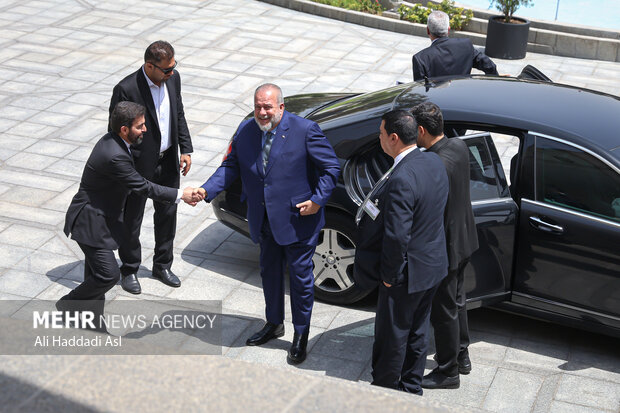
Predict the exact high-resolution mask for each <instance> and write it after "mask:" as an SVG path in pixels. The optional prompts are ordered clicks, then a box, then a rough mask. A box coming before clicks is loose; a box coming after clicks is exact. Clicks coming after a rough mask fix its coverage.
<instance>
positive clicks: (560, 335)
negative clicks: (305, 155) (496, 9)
mask: <svg viewBox="0 0 620 413" xmlns="http://www.w3.org/2000/svg"><path fill="white" fill-rule="evenodd" d="M0 27H2V28H1V29H0V47H1V48H2V59H0V69H1V70H0V79H1V80H2V88H0V133H1V135H0V299H18V298H39V299H57V298H59V297H60V296H62V295H63V294H65V293H66V292H67V291H69V289H70V288H73V287H74V286H75V285H76V284H77V282H78V281H79V280H81V276H82V271H83V264H82V261H81V260H82V259H83V256H82V254H81V252H80V251H79V249H78V248H77V245H76V244H75V243H74V242H73V241H70V240H68V239H66V238H65V236H64V234H62V231H61V229H62V224H63V220H64V214H65V211H66V208H67V206H68V204H69V202H70V199H71V197H72V196H73V194H74V193H75V192H76V189H77V187H78V182H79V178H80V175H81V172H82V169H83V166H84V162H85V160H86V158H87V156H88V154H89V153H90V150H91V148H92V146H93V144H94V143H95V142H96V141H97V140H98V139H99V138H100V137H101V136H102V134H103V133H104V132H105V131H106V124H107V106H108V102H109V98H110V95H111V90H112V87H113V85H114V84H115V83H116V82H117V81H118V80H120V79H121V78H122V77H124V76H125V75H127V74H129V73H130V72H132V71H134V70H136V68H138V67H139V65H140V63H141V60H142V56H143V52H144V49H145V47H146V46H147V45H148V44H149V43H150V42H151V41H154V40H157V39H160V38H163V39H166V40H168V41H170V42H171V43H172V44H173V45H174V46H175V49H176V52H177V58H178V61H179V62H180V63H179V66H178V69H179V71H180V73H181V75H182V78H183V99H184V103H185V108H186V116H187V120H188V122H189V126H190V129H191V132H192V138H193V142H194V150H195V152H194V155H193V156H192V158H193V162H194V164H193V167H192V170H191V172H190V174H189V175H188V177H186V178H184V179H183V180H182V185H198V184H201V183H202V182H203V181H204V180H205V179H206V178H207V177H208V176H209V175H210V173H211V172H212V171H213V170H214V168H215V167H216V166H217V165H218V164H219V162H220V159H221V155H222V152H223V151H224V150H225V148H226V146H227V142H228V139H229V138H230V136H231V134H232V133H233V132H234V129H235V127H236V125H237V124H238V123H239V121H240V120H241V119H242V118H243V117H244V116H245V114H246V113H248V112H249V110H250V107H251V103H252V93H253V90H254V88H255V87H256V86H257V85H259V84H261V83H263V82H266V81H273V82H276V83H278V84H280V85H281V86H282V87H283V89H284V92H285V94H286V95H291V94H295V93H299V92H324V91H370V90H375V89H378V88H381V87H384V86H388V85H392V84H394V82H396V81H397V80H402V81H408V80H409V79H410V77H411V73H410V69H411V67H410V65H411V60H410V59H411V54H412V53H413V52H415V51H417V50H419V49H421V48H423V47H426V46H427V45H428V42H429V41H428V40H427V39H424V38H417V37H411V36H406V35H401V34H395V33H390V32H383V31H378V30H374V29H370V28H366V27H359V26H355V25H351V24H346V23H342V22H339V21H331V20H329V19H325V18H319V17H315V16H311V15H305V14H300V13H297V12H294V11H291V10H287V9H281V8H278V7H274V6H270V5H267V4H264V3H260V2H255V1H249V0H226V1H224V0H212V1H195V0H179V1H168V2H158V1H142V0H132V1H126V0H122V1H118V0H115V1H93V0H74V1H73V0H55V1H53V0H37V1H27V2H24V1H17V0H14V1H12V0H2V1H0ZM528 63H529V64H533V65H535V66H537V67H538V68H539V69H541V70H542V71H543V72H544V73H546V74H547V75H548V76H550V77H551V78H552V79H553V80H555V81H559V82H563V83H567V84H572V85H578V86H586V87H590V88H593V89H596V90H601V91H605V92H610V93H614V94H617V95H620V64H618V63H610V62H599V61H589V60H580V59H570V58H560V57H555V56H547V55H534V54H529V55H528V56H527V58H526V59H523V60H519V61H501V60H498V61H497V64H498V67H499V71H500V72H501V73H507V74H518V72H519V71H520V69H521V68H522V67H523V66H525V65H526V64H528ZM472 98H475V97H472ZM507 98H508V97H507ZM584 121H586V122H587V119H584ZM500 146H501V147H502V149H501V150H502V151H503V152H504V153H503V157H504V159H506V157H508V156H509V153H510V151H513V150H514V148H512V147H511V146H510V145H509V144H506V143H502V144H501V145H500ZM150 215H151V214H150V213H147V214H146V215H145V224H144V228H143V236H142V240H143V246H144V251H143V256H144V261H143V264H144V266H143V268H142V270H141V276H142V278H141V283H142V287H143V291H144V292H143V294H142V295H140V296H138V297H137V299H141V300H151V299H158V298H171V299H216V300H222V301H223V308H224V311H225V313H226V314H228V316H227V322H226V327H227V328H226V329H225V336H224V344H225V347H224V349H223V354H224V356H225V357H228V358H230V359H238V360H245V361H249V362H251V363H262V364H268V365H269V366H272V367H276V370H275V371H277V372H279V373H278V374H281V373H282V371H287V370H294V371H295V372H296V373H301V374H302V377H304V375H306V374H308V375H312V376H314V375H319V376H320V375H325V376H330V377H335V378H341V379H344V380H345V381H347V382H348V383H350V384H351V383H352V384H354V385H355V386H358V388H359V392H363V391H365V390H361V389H367V388H368V386H366V384H365V383H367V382H368V381H369V380H370V370H369V363H370V349H371V346H372V331H373V297H369V298H368V299H366V300H365V301H364V302H362V303H360V304H359V305H356V306H353V307H349V308H344V307H335V306H331V305H326V304H323V303H316V306H315V311H314V315H313V322H312V329H311V339H310V354H309V357H308V360H307V361H306V362H305V363H304V364H302V365H301V367H299V368H297V367H292V366H289V365H287V364H286V361H285V355H286V349H287V348H288V343H289V341H290V339H291V335H292V328H291V325H290V324H287V328H288V330H287V335H285V337H284V339H282V340H276V341H274V342H272V343H269V344H268V345H266V346H265V347H261V348H249V347H245V346H244V345H243V343H244V341H245V339H246V338H247V336H248V335H249V334H250V333H251V332H253V331H254V330H255V329H256V328H258V327H259V326H260V325H261V323H262V316H263V298H262V293H261V290H260V279H259V275H258V262H257V257H258V248H257V247H256V246H254V245H252V244H251V242H250V241H249V240H247V239H245V238H244V237H242V236H239V235H237V234H234V233H232V231H231V230H229V229H227V228H226V227H224V226H223V225H221V224H219V223H218V222H217V221H216V220H215V219H214V218H213V214H212V211H211V209H210V207H209V206H207V205H200V206H198V207H196V208H190V207H187V206H186V205H181V206H180V207H179V223H178V231H177V242H176V245H175V247H176V248H175V263H174V266H173V270H174V271H175V272H176V273H177V274H178V275H180V277H181V279H182V281H183V286H182V287H181V288H179V289H171V288H168V287H166V286H164V285H163V284H161V283H160V282H158V281H156V280H154V279H152V278H150V276H149V275H150V265H151V255H152V252H151V250H150V249H151V248H152V246H153V231H152V228H151V225H152V219H151V217H150ZM126 297H127V295H126V294H125V293H124V292H123V291H122V290H121V289H120V287H119V286H117V287H115V288H114V289H113V290H112V291H111V292H110V294H109V296H108V299H110V300H113V299H116V298H119V299H120V298H126ZM470 314H471V329H472V338H473V344H472V346H471V356H472V359H473V362H474V370H473V371H472V373H471V374H470V375H468V376H464V377H462V385H461V388H460V389H459V390H450V391H427V392H426V393H425V398H426V399H427V400H434V401H441V402H444V403H447V404H448V405H449V406H452V409H454V410H461V409H463V408H464V407H470V408H473V409H481V410H485V411H492V412H573V411H574V412H577V411H579V412H618V411H619V409H620V356H619V353H618V348H619V347H618V345H619V344H620V342H618V340H613V339H610V338H607V337H603V336H597V335H592V334H589V333H583V332H579V331H575V330H570V329H566V328H562V327H556V326H549V325H547V324H543V323H539V322H535V321H531V320H527V319H523V318H518V317H513V316H510V315H506V314H503V313H496V312H494V311H491V310H474V311H472V312H471V313H470ZM287 316H288V314H287ZM5 333H7V332H5V331H3V332H2V334H5ZM192 357H194V358H192ZM171 359H173V360H174V362H173V361H170V360H171ZM0 360H2V361H1V362H0V376H1V377H0V383H3V382H4V383H6V381H7V378H9V379H10V380H11V381H12V383H13V384H15V383H18V384H19V385H20V386H22V387H20V388H23V389H26V388H27V389H30V390H31V395H30V396H29V397H30V398H29V399H27V401H30V402H32V401H33V400H35V401H36V400H39V399H40V398H41V397H43V396H42V395H48V394H55V395H60V396H62V398H63V400H68V401H69V402H70V401H72V400H74V401H76V402H75V403H78V401H79V403H84V404H75V405H71V404H69V405H70V406H72V408H73V409H74V410H75V409H77V408H78V407H80V409H82V408H83V409H86V407H84V406H88V408H92V409H94V410H119V409H122V406H121V407H118V405H115V404H110V403H107V402H106V401H105V399H104V398H102V397H101V396H100V397H95V398H92V399H88V398H87V399H84V397H83V395H82V394H80V386H77V387H76V386H63V385H62V383H63V380H65V379H66V378H67V377H68V374H67V372H68V371H74V369H75V370H76V371H77V370H79V369H80V367H79V366H81V365H84V366H90V367H89V368H90V369H91V370H92V375H96V374H97V371H98V369H101V368H102V367H101V366H103V365H106V363H107V364H110V363H111V366H112V367H113V369H112V370H111V371H116V372H117V374H115V373H112V372H110V373H107V374H108V375H107V376H105V377H106V378H108V379H109V380H110V381H112V382H121V383H122V382H123V381H124V380H125V381H128V382H129V383H133V385H132V386H130V387H129V388H130V389H132V390H129V395H132V396H135V397H138V396H137V395H136V393H138V392H141V391H143V390H144V389H145V388H147V389H148V386H147V384H148V383H143V382H142V381H141V380H142V379H143V377H144V376H142V375H141V374H146V373H144V372H143V371H142V370H139V369H138V370H139V371H141V372H142V373H135V374H134V373H132V371H127V370H126V369H125V370H123V369H122V368H121V367H119V364H120V365H122V363H119V362H118V359H115V358H110V357H107V358H106V357H99V358H97V357H94V356H90V357H88V356H84V357H81V358H79V361H80V362H79V363H78V362H77V361H78V359H77V358H75V359H73V358H71V357H68V358H64V357H63V358H59V359H58V360H57V361H55V359H53V358H51V359H50V358H49V357H45V358H37V357H9V356H0ZM132 360H134V361H135V360H138V361H139V362H143V363H145V364H148V365H154V366H157V368H159V369H161V370H162V371H164V373H162V374H163V377H166V373H165V371H166V368H168V369H175V373H174V374H173V375H172V376H173V377H175V380H180V379H179V377H178V376H179V375H178V371H177V370H176V369H187V371H188V374H190V373H189V371H193V370H195V368H196V365H200V366H202V365H203V363H204V359H203V358H200V357H196V356H187V357H183V358H178V357H177V358H174V357H172V358H166V357H162V358H160V359H159V358H158V359H153V358H148V357H144V358H134V359H132ZM216 363H220V364H222V363H223V362H216ZM93 364H94V365H97V366H98V367H97V368H95V367H93ZM224 364H225V363H224ZM114 366H116V367H114ZM432 366H433V364H432V358H431V357H430V356H429V361H428V364H427V367H429V368H432ZM280 368H281V369H284V370H281V369H280ZM192 369H193V370H192ZM91 370H89V371H91ZM138 370H137V371H138ZM255 370H256V369H255V367H251V368H250V367H248V370H247V371H248V372H250V371H252V372H253V371H255ZM167 371H168V372H170V370H167ZM181 371H184V370H181ZM33 372H36V373H35V374H33ZM58 372H63V373H64V374H65V375H64V376H62V378H61V379H59V378H58V377H56V376H55V374H56V373H58ZM58 374H59V373H58ZM243 374H244V373H243V371H241V376H240V377H241V378H240V379H242V378H243ZM248 374H250V373H248ZM92 375H91V376H88V375H83V376H81V377H82V378H83V381H82V385H85V384H84V383H87V382H88V380H89V379H90V378H91V377H92ZM253 377H256V376H253ZM291 377H299V376H298V375H297V374H295V375H294V376H291ZM305 377H307V376H305ZM265 380H266V379H264V378H263V379H262V382H261V383H262V385H263V386H267V385H268V381H265ZM307 380H310V381H312V380H314V378H312V380H311V379H310V378H308V379H307ZM162 381H165V380H162ZM356 382H359V384H355V383H356ZM158 383H159V382H158ZM179 383H184V382H182V381H179ZM278 383H279V386H282V387H280V389H284V388H285V387H286V386H285V384H284V383H286V381H283V382H280V381H279V382H278ZM293 383H297V382H295V381H291V382H290V385H291V386H292V385H293ZM330 383H331V382H330ZM168 384H169V385H170V387H172V388H174V384H171V383H168ZM359 386H361V387H359ZM18 387H19V386H18ZM333 388H334V389H336V388H338V387H337V386H336V385H334V386H333ZM7 389H9V387H3V386H1V385H0V399H2V398H3V396H4V398H5V399H6V398H7V396H9V395H10V394H9V392H10V391H9V390H7ZM30 390H29V391H30ZM90 390H91V391H93V390H92V389H90ZM108 390H109V389H108ZM121 390H122V387H121ZM157 390H158V392H163V393H162V394H164V395H165V394H168V393H167V392H169V393H170V394H175V393H174V391H172V390H171V389H170V388H169V387H165V386H164V387H162V386H160V387H157ZM11 391H13V390H11ZM184 394H185V393H184ZM213 394H214V393H211V394H210V396H209V397H210V399H211V400H213V397H214V396H213ZM287 394H288V393H287ZM304 394H305V393H304ZM326 394H327V395H326V396H325V397H327V399H329V398H330V397H333V395H332V396H330V395H329V393H326ZM343 394H344V393H343ZM352 394H355V393H352ZM60 396H59V397H60ZM123 396H124V397H128V396H127V392H124V395H123ZM263 396H264V394H263ZM171 397H174V396H171ZM187 397H191V398H192V400H194V401H195V402H196V404H192V405H191V406H192V407H193V408H194V409H199V408H200V406H201V404H200V403H201V401H200V397H199V395H196V394H194V393H191V394H189V395H188V396H187ZM222 397H223V396H222ZM291 397H294V395H293V396H291ZM9 400H10V398H9ZM216 400H220V399H217V398H216ZM240 400H241V399H239V402H240ZM398 400H400V399H398ZM274 403H275V401H274ZM35 404H36V403H35ZM216 404H217V406H220V408H222V406H223V408H228V409H234V408H235V407H237V408H239V407H240V405H238V404H236V400H235V399H229V401H228V404H226V403H223V402H221V400H220V401H219V402H218V403H216ZM22 405H23V403H22ZM30 405H32V403H31V404H30ZM30 405H29V406H30ZM386 405H387V404H386ZM8 406H11V405H10V404H9V405H8ZM46 406H47V407H48V408H50V406H52V408H50V410H54V409H53V404H52V405H49V404H48V405H46ZM76 406H77V407H76ZM157 406H159V407H160V408H161V407H162V406H165V405H164V404H162V405H157ZM274 406H277V407H276V409H280V408H281V410H286V409H287V408H289V409H290V408H291V407H292V406H295V403H292V404H291V403H289V404H283V405H280V404H277V403H275V404H274ZM317 406H318V405H317ZM335 406H336V405H327V407H328V408H329V407H331V408H333V409H335ZM203 407H204V406H203ZM363 407H364V406H356V408H357V409H358V410H359V409H361V408H363ZM366 407H367V408H371V406H370V405H368V406H366ZM323 408H325V405H323ZM0 410H2V408H1V407H0Z"/></svg>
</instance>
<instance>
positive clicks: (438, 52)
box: [412, 10, 498, 81]
mask: <svg viewBox="0 0 620 413" xmlns="http://www.w3.org/2000/svg"><path fill="white" fill-rule="evenodd" d="M449 31H450V17H449V16H448V15H447V14H446V13H444V12H442V11H439V10H434V11H432V12H431V14H429V15H428V21H427V24H426V32H427V33H428V36H429V37H430V39H431V42H432V43H431V45H430V46H429V47H427V48H426V49H423V50H421V51H419V52H418V53H416V54H415V55H414V56H413V58H412V65H413V80H414V81H417V80H422V79H424V78H425V77H427V78H432V77H439V76H459V75H462V76H466V75H469V74H470V73H471V69H472V67H475V68H476V69H479V70H482V71H483V72H484V73H486V74H487V75H497V74H498V73H497V67H496V66H495V63H493V61H492V60H491V59H490V58H489V57H488V56H487V55H485V54H484V53H482V52H480V51H479V50H477V49H475V48H474V46H473V44H472V43H471V40H469V39H456V38H452V39H451V38H449V37H448V33H449Z"/></svg>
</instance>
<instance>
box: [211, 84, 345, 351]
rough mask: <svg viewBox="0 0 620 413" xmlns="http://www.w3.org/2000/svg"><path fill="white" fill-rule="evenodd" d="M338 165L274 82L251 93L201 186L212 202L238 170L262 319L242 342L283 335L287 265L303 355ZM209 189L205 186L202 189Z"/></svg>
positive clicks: (313, 125) (323, 141) (313, 126)
mask: <svg viewBox="0 0 620 413" xmlns="http://www.w3.org/2000/svg"><path fill="white" fill-rule="evenodd" d="M339 173H340V164H339V162H338V159H337V157H336V154H335V153H334V150H333V148H332V147H331V145H330V144H329V142H328V141H327V139H326V138H325V136H324V135H323V132H322V131H321V129H320V128H319V126H318V125H317V124H316V123H314V122H312V121H310V120H307V119H304V118H301V117H299V116H296V115H294V114H292V113H289V112H286V111H285V110H284V99H283V97H282V90H281V89H280V88H279V87H278V86H276V85H274V84H270V83H267V84H264V85H262V86H259V87H258V88H257V89H256V91H255V92H254V119H249V120H246V121H244V122H243V123H241V125H239V128H238V129H237V133H236V135H235V137H234V139H233V143H232V146H231V151H230V153H229V154H228V156H227V158H226V159H225V160H224V161H223V162H222V165H221V166H220V167H219V168H218V169H217V170H216V171H215V173H214V174H213V175H212V176H211V177H210V178H209V180H208V181H207V182H205V184H204V185H202V188H201V189H200V192H201V195H204V196H205V200H206V201H207V202H210V201H211V200H212V199H213V198H215V197H216V196H217V195H218V194H219V193H220V192H221V191H223V190H225V189H226V188H227V187H228V186H229V185H231V184H232V183H233V182H234V181H235V180H236V179H237V178H238V177H241V182H242V184H243V196H244V197H245V198H246V199H247V204H248V223H249V226H250V236H251V237H252V241H254V242H256V243H260V249H261V251H260V269H261V278H262V281H263V293H264V295H265V315H266V318H267V323H266V324H265V326H264V327H263V329H262V330H260V331H259V332H257V333H256V334H254V335H253V336H251V337H250V338H249V339H248V340H247V341H246V344H247V345H248V346H256V345H261V344H264V343H266V342H267V341H269V340H271V339H273V338H276V337H281V336H283V335H284V325H283V321H284V270H285V265H286V264H288V269H289V275H290V290H291V291H290V295H291V312H292V316H293V326H294V328H295V333H294V336H293V343H292V346H291V348H290V350H289V353H288V359H289V361H290V362H292V363H301V362H302V361H304V360H305V358H306V346H307V344H308V332H309V329H310V316H311V314H312V306H313V303H314V276H313V264H312V256H313V255H314V250H315V248H316V244H317V241H318V235H319V232H320V230H321V228H322V227H323V225H324V224H325V218H324V215H323V208H322V207H324V206H325V204H326V203H327V200H328V199H329V196H330V195H331V193H332V190H333V189H334V187H335V186H336V181H337V180H338V175H339ZM205 191H206V192H205Z"/></svg>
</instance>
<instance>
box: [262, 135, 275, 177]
mask: <svg viewBox="0 0 620 413" xmlns="http://www.w3.org/2000/svg"><path fill="white" fill-rule="evenodd" d="M272 143H273V133H272V132H267V136H265V144H264V145H263V153H262V156H263V173H264V172H266V171H267V161H268V160H269V152H271V144H272Z"/></svg>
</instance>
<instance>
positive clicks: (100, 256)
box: [57, 102, 202, 312]
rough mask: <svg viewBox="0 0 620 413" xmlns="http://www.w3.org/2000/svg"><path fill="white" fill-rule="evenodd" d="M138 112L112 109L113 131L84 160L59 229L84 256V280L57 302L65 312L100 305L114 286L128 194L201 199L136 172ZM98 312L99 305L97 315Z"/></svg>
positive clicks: (134, 107) (129, 107)
mask: <svg viewBox="0 0 620 413" xmlns="http://www.w3.org/2000/svg"><path fill="white" fill-rule="evenodd" d="M144 111H145V109H144V107H143V106H140V105H138V104H136V103H132V102H121V103H119V104H118V105H116V107H115V108H114V110H113V111H112V116H111V117H110V125H111V126H112V130H113V132H108V133H107V134H105V135H104V136H103V137H102V138H101V139H100V140H99V141H98V142H97V143H96V144H95V147H94V148H93V150H92V152H91V154H90V156H89V158H88V160H87V161H86V165H85V166H84V172H82V179H81V181H80V187H79V189H78V192H77V194H75V196H74V197H73V200H72V201H71V205H69V209H68V210H67V215H66V219H65V227H64V232H65V234H66V235H67V236H71V238H72V239H73V240H75V241H76V242H77V243H78V245H79V247H80V249H81V250H82V251H83V252H84V256H85V259H84V281H83V282H82V283H81V284H80V285H78V286H77V287H76V288H75V289H73V290H72V291H71V292H70V293H69V294H67V295H65V296H64V297H62V298H61V299H60V301H59V303H58V305H57V307H58V308H59V309H65V308H68V307H67V305H68V304H65V302H66V301H67V300H95V302H96V301H100V302H101V304H103V300H104V296H105V293H106V292H107V291H108V290H110V289H111V288H112V287H113V286H114V285H115V284H116V283H117V282H118V280H119V278H120V270H119V267H118V264H117V263H116V258H115V257H114V252H113V250H115V249H117V248H118V246H119V244H120V243H121V241H122V239H123V237H125V236H126V234H125V233H126V228H125V225H124V222H123V213H124V212H125V211H124V208H125V201H126V200H127V196H128V195H129V193H136V194H138V195H140V196H144V197H148V198H151V199H154V200H157V201H159V202H165V203H170V204H176V203H178V202H179V201H180V200H183V201H185V202H187V203H190V204H192V205H196V203H197V202H198V201H200V200H201V199H202V198H201V197H200V196H199V195H196V194H193V191H194V190H193V188H191V187H187V188H185V189H184V190H183V191H181V190H180V189H176V188H169V187H165V186H160V185H157V184H154V183H152V182H150V181H147V180H146V179H144V178H143V177H142V175H140V174H139V173H138V171H136V168H135V166H134V161H133V158H132V156H131V149H130V148H131V145H132V144H139V143H140V141H142V139H143V133H144V132H145V131H146V127H145V125H144ZM102 310H103V307H102V305H101V306H100V311H99V312H101V311H102Z"/></svg>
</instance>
